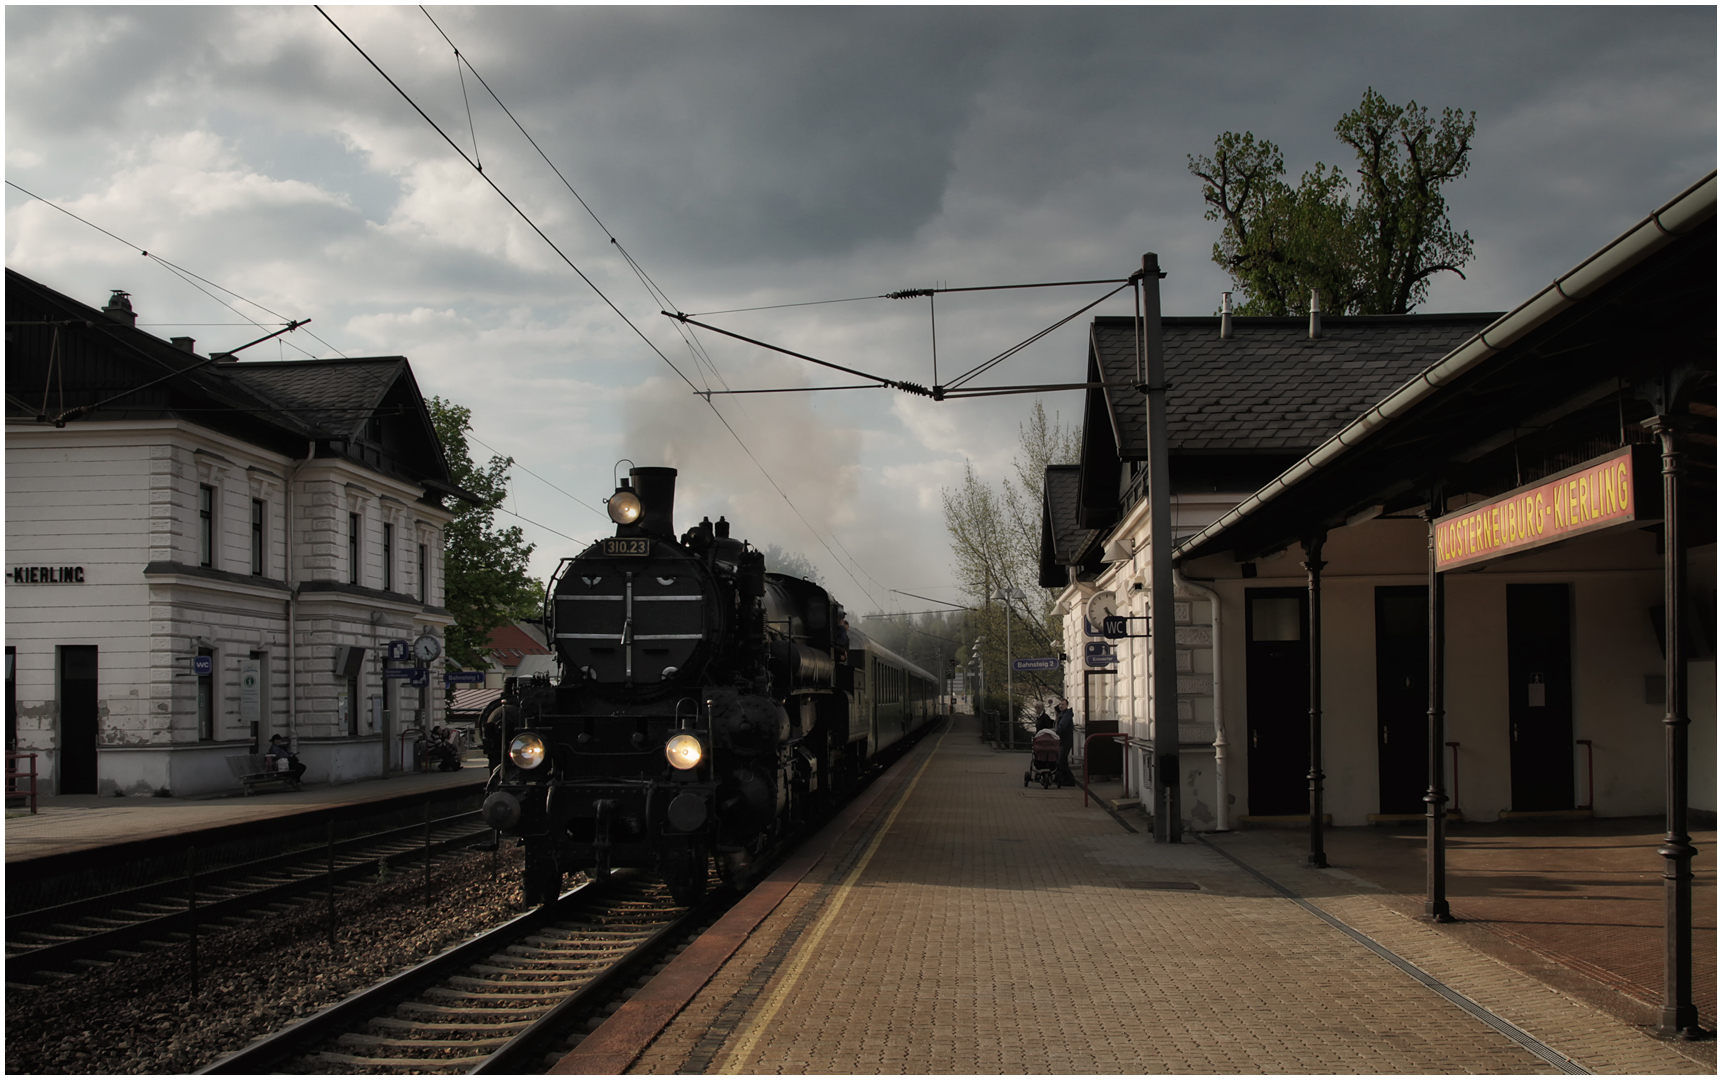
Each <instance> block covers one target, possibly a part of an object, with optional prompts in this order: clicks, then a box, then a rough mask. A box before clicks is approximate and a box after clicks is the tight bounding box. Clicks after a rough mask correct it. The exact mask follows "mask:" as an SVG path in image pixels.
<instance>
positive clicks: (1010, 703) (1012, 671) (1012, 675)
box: [999, 589, 1016, 750]
mask: <svg viewBox="0 0 1722 1080" xmlns="http://www.w3.org/2000/svg"><path fill="white" fill-rule="evenodd" d="M999 595H1000V596H1001V597H1003V598H1004V616H1005V723H1006V724H1008V725H1009V727H1008V728H1006V730H1007V731H1009V732H1010V734H1009V736H1008V738H1009V739H1010V749H1011V750H1015V749H1016V697H1015V695H1016V665H1015V664H1013V663H1012V661H1013V660H1014V659H1016V654H1015V653H1013V652H1012V651H1011V643H1010V590H1009V589H1003V590H1001V591H1000V592H999Z"/></svg>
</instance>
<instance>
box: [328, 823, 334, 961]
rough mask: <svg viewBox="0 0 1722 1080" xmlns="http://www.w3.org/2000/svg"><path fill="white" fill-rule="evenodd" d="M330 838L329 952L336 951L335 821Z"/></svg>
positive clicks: (329, 825)
mask: <svg viewBox="0 0 1722 1080" xmlns="http://www.w3.org/2000/svg"><path fill="white" fill-rule="evenodd" d="M328 827H329V828H328V837H329V951H330V952H331V953H332V952H334V951H335V819H333V818H330V819H329V822H328Z"/></svg>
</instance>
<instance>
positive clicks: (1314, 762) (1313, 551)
mask: <svg viewBox="0 0 1722 1080" xmlns="http://www.w3.org/2000/svg"><path fill="white" fill-rule="evenodd" d="M1311 296H1314V294H1313V293H1312V294H1311ZM1312 317H1313V316H1312ZM1326 542H1327V533H1326V532H1318V533H1316V534H1315V535H1314V536H1312V537H1310V538H1309V539H1307V540H1305V541H1304V544H1303V549H1304V555H1305V558H1304V563H1303V568H1304V569H1305V570H1307V571H1309V857H1308V858H1307V859H1306V860H1305V861H1304V865H1305V866H1309V867H1313V868H1315V869H1317V870H1320V869H1322V868H1324V867H1326V866H1327V847H1326V844H1325V842H1324V840H1323V838H1322V823H1321V814H1322V784H1321V782H1322V780H1323V779H1324V778H1325V776H1326V774H1325V773H1323V772H1322V771H1321V570H1322V567H1324V566H1326V565H1327V563H1325V562H1323V561H1322V558H1321V548H1322V545H1323V544H1325V543H1326ZM1437 756H1439V755H1437Z"/></svg>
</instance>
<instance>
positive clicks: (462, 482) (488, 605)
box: [426, 397, 544, 668]
mask: <svg viewBox="0 0 1722 1080" xmlns="http://www.w3.org/2000/svg"><path fill="white" fill-rule="evenodd" d="M426 407H427V408H428V409H429V410H430V415H431V423H432V424H433V425H434V426H435V428H436V433H437V438H439V439H440V440H442V449H443V455H444V456H445V457H446V458H447V459H448V465H449V470H450V472H451V473H452V474H453V480H454V483H455V484H456V485H457V486H459V487H462V488H465V489H466V490H467V491H470V492H472V493H473V494H475V495H478V496H481V497H482V498H483V499H484V502H483V504H481V505H479V506H473V505H471V504H470V503H466V502H460V503H457V509H456V512H455V516H454V520H452V521H450V522H449V523H448V526H447V527H446V528H445V529H444V530H443V582H444V594H445V595H446V597H447V600H446V603H447V605H448V610H449V612H450V614H452V615H453V616H454V625H453V626H450V627H449V628H448V634H447V637H446V642H447V645H446V649H447V652H448V656H449V659H451V660H453V661H455V662H456V663H458V664H460V665H461V666H462V667H473V668H476V667H483V666H484V665H485V664H486V663H487V662H488V659H489V658H488V657H487V656H486V654H485V649H486V647H487V646H488V645H489V643H490V633H491V631H493V630H495V629H496V628H497V627H499V626H503V625H505V624H507V623H509V622H510V621H512V620H514V619H537V618H538V617H539V616H540V614H541V611H542V606H543V602H544V586H543V584H542V583H540V582H539V581H538V580H537V579H535V578H534V577H533V576H532V575H531V573H529V572H528V570H527V567H528V565H529V563H528V560H530V559H531V557H532V549H533V545H532V544H528V543H527V542H526V540H525V538H524V537H523V536H522V534H521V531H520V526H518V525H512V526H509V527H508V528H506V529H498V528H497V527H496V524H495V517H496V507H497V505H498V504H500V503H501V502H502V500H503V498H504V497H505V496H506V495H507V494H508V469H509V467H510V466H512V465H513V464H514V459H513V458H508V457H500V456H494V455H493V456H492V457H491V459H490V460H489V461H488V462H487V463H485V464H484V465H482V466H480V465H477V464H475V463H474V462H473V460H472V454H471V451H470V450H469V449H468V447H467V442H466V433H467V432H468V431H471V430H472V410H471V409H468V408H466V407H465V406H462V405H456V404H455V403H453V402H451V401H444V400H443V399H442V398H440V397H433V398H431V399H430V401H429V402H427V403H426Z"/></svg>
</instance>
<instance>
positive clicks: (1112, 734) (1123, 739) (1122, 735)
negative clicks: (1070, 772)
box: [1082, 731, 1130, 806]
mask: <svg viewBox="0 0 1722 1080" xmlns="http://www.w3.org/2000/svg"><path fill="white" fill-rule="evenodd" d="M1095 739H1111V740H1113V741H1114V742H1116V743H1118V745H1120V746H1122V747H1123V748H1124V753H1123V755H1122V756H1123V760H1124V764H1123V766H1122V768H1123V770H1124V771H1123V774H1122V775H1121V776H1120V778H1119V779H1120V780H1121V781H1122V782H1123V785H1124V790H1125V791H1129V790H1130V735H1129V733H1128V732H1122V731H1097V732H1095V733H1094V734H1092V735H1090V736H1088V737H1087V738H1086V739H1083V740H1082V805H1083V806H1087V805H1088V763H1089V761H1090V760H1091V758H1090V755H1089V753H1088V744H1089V743H1091V742H1093V741H1094V740H1095Z"/></svg>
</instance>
